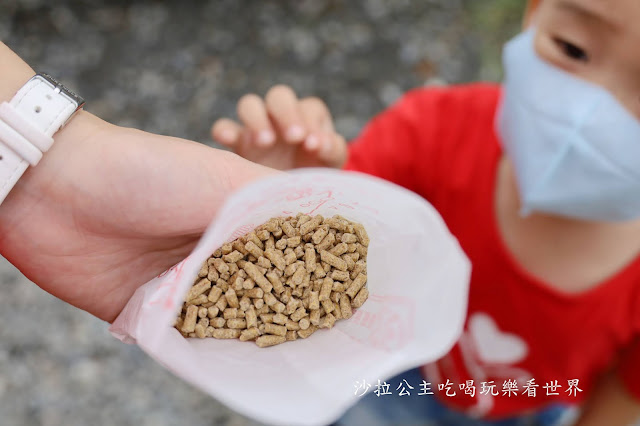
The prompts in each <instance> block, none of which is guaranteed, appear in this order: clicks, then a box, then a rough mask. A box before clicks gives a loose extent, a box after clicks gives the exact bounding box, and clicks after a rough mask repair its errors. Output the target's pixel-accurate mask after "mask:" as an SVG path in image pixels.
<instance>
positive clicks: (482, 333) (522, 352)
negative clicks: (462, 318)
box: [468, 313, 529, 364]
mask: <svg viewBox="0 0 640 426" xmlns="http://www.w3.org/2000/svg"><path fill="white" fill-rule="evenodd" d="M468 329H469V334H470V335H471V337H472V339H473V342H474V345H475V348H476V351H477V355H478V357H479V358H480V360H481V361H483V362H485V363H490V364H515V363H517V362H520V361H522V360H523V359H524V358H525V357H526V356H527V353H528V352H529V351H528V347H527V344H526V343H525V341H524V340H522V339H521V338H520V337H519V336H517V335H515V334H512V333H506V332H503V331H500V329H499V328H498V326H497V324H496V322H495V321H494V320H493V318H491V317H490V316H489V315H487V314H485V313H476V314H473V315H472V316H471V318H470V319H469V323H468Z"/></svg>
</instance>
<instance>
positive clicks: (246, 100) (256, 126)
mask: <svg viewBox="0 0 640 426" xmlns="http://www.w3.org/2000/svg"><path fill="white" fill-rule="evenodd" d="M238 117H239V118H240V121H242V123H243V124H244V125H245V127H246V130H248V131H249V133H250V134H251V139H252V140H251V141H252V142H254V143H256V144H257V145H259V146H263V147H266V146H269V145H271V144H273V143H274V142H275V141H276V134H275V132H274V129H273V127H272V126H271V121H270V120H269V116H268V115H267V109H266V107H265V104H264V102H263V101H262V98H260V97H259V96H257V95H254V94H249V95H244V96H243V97H242V98H240V100H239V101H238Z"/></svg>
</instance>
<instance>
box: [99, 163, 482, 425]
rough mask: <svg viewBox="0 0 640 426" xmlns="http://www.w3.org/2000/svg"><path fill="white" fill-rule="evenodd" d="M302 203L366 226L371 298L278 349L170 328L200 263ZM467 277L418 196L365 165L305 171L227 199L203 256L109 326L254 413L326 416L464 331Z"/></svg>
mask: <svg viewBox="0 0 640 426" xmlns="http://www.w3.org/2000/svg"><path fill="white" fill-rule="evenodd" d="M298 212H303V213H306V214H310V215H313V214H321V215H323V216H325V217H327V216H333V215H334V214H340V215H342V216H344V217H345V218H347V219H349V220H352V221H356V222H360V223H362V224H363V225H364V226H365V227H366V230H367V232H368V234H369V237H370V239H371V243H370V246H369V254H368V258H367V264H368V269H367V276H368V284H367V285H368V287H369V291H370V296H369V299H368V300H367V302H366V303H365V304H364V305H363V306H362V307H361V308H360V309H358V310H357V312H356V313H354V316H353V317H352V318H351V319H348V320H340V321H338V322H337V323H336V325H335V327H334V328H332V329H331V330H325V329H322V330H318V331H317V332H316V333H314V334H313V335H312V336H310V337H309V338H308V339H299V340H296V341H293V342H286V343H284V344H281V345H278V346H273V347H270V348H264V349H261V348H258V347H257V346H256V345H255V344H254V343H253V342H241V341H239V340H216V339H213V338H207V339H197V338H194V339H185V338H183V337H182V336H181V335H180V333H179V332H178V331H177V330H175V329H174V328H173V327H172V325H173V322H174V320H175V317H176V315H177V312H179V310H180V308H181V306H182V303H183V300H184V296H185V294H186V292H187V291H188V290H189V288H190V287H191V286H192V285H193V282H194V279H195V277H196V275H197V273H198V270H199V269H200V266H201V265H202V263H203V262H204V261H205V260H206V259H207V258H208V257H209V256H210V255H211V254H212V253H213V251H214V250H215V249H217V248H218V247H220V246H221V245H222V244H223V243H225V242H227V241H231V240H233V239H235V238H237V237H239V236H241V235H243V234H245V233H246V232H248V231H251V230H252V229H253V228H254V227H256V226H258V225H260V224H262V223H263V222H265V221H267V220H268V219H269V218H271V217H274V216H288V215H296V214H297V213H298ZM469 275H470V264H469V261H468V260H467V258H466V257H465V256H464V254H463V252H462V250H461V248H460V246H459V245H458V242H457V240H456V239H455V238H454V237H453V236H452V235H451V234H450V233H449V231H448V230H447V228H446V226H445V224H444V222H443V221H442V219H441V218H440V216H439V215H438V214H437V212H436V211H435V209H434V208H433V207H432V206H431V205H429V204H428V203H427V202H426V201H425V200H424V199H422V198H421V197H419V196H418V195H416V194H414V193H412V192H410V191H407V190H405V189H403V188H401V187H399V186H396V185H393V184H391V183H388V182H386V181H383V180H380V179H377V178H373V177H371V176H367V175H363V174H359V173H350V172H342V171H335V170H325V169H306V170H301V171H295V172H290V173H283V174H279V175H277V176H273V177H270V178H267V179H264V180H261V181H258V182H255V183H253V184H251V185H249V186H247V187H245V188H243V189H242V190H240V191H238V192H237V193H235V194H234V195H232V196H231V197H229V199H228V201H227V202H226V203H225V205H224V206H223V208H222V209H220V211H219V214H218V215H217V217H216V218H215V219H214V220H213V222H212V224H211V225H210V226H209V229H208V230H207V232H206V233H205V234H204V236H203V237H202V239H201V241H200V243H199V244H198V246H197V247H196V249H195V250H194V251H193V253H192V254H191V255H189V257H187V258H186V259H185V260H184V261H182V262H181V263H179V264H177V265H176V266H174V267H173V268H171V269H170V270H168V271H166V272H165V273H163V274H161V275H160V276H159V277H157V278H155V279H153V280H151V281H150V282H148V283H147V284H145V285H143V286H142V287H140V288H139V289H138V290H137V291H136V292H135V294H134V295H133V297H132V298H131V300H130V301H129V303H128V304H127V306H126V307H125V309H124V310H123V312H122V313H121V314H120V316H119V317H118V318H117V320H116V321H115V322H114V324H113V325H112V327H111V329H110V330H111V332H112V333H113V334H114V336H116V337H118V338H119V339H121V340H123V341H125V342H130V343H133V342H135V343H137V344H138V345H140V347H141V348H142V349H143V350H144V351H145V352H147V353H148V354H149V355H150V356H151V357H153V358H154V359H155V360H156V361H158V362H159V363H161V364H162V365H164V366H165V367H166V368H167V369H169V370H171V371H172V372H173V373H174V374H176V375H177V376H179V377H181V378H183V379H184V380H186V381H188V382H190V383H192V384H193V385H195V386H197V387H199V388H200V389H202V390H203V391H205V392H207V393H209V394H210V395H212V396H213V397H215V398H216V399H218V400H219V401H221V402H223V403H224V404H227V405H228V406H229V407H231V408H233V409H234V410H236V411H238V412H240V413H242V414H244V415H246V416H249V417H253V418H255V419H257V420H259V421H262V422H266V423H272V424H283V425H284V424H287V425H289V424H291V425H321V424H328V423H331V422H332V421H334V420H335V419H337V418H338V417H339V416H340V415H341V414H342V413H343V412H344V411H345V410H346V409H347V408H348V407H349V406H350V405H352V404H353V403H355V402H356V401H357V399H358V397H357V396H356V382H360V383H362V381H363V380H365V381H366V382H367V383H372V384H375V383H377V381H378V379H380V380H384V379H385V378H388V377H390V376H392V375H394V374H398V373H400V372H402V371H404V370H406V369H408V368H412V367H415V366H418V365H421V364H425V363H428V362H430V361H434V360H436V359H438V358H439V357H441V356H442V355H444V354H445V353H446V352H447V351H448V350H449V349H450V348H451V347H452V345H453V344H454V343H455V341H456V340H457V339H458V337H459V335H460V333H461V331H462V326H463V322H464V317H465V314H466V309H467V294H468V282H469Z"/></svg>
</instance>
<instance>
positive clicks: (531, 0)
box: [522, 0, 542, 30]
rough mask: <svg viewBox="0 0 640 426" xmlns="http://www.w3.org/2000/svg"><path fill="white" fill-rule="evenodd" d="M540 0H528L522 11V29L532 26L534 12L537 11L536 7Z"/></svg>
mask: <svg viewBox="0 0 640 426" xmlns="http://www.w3.org/2000/svg"><path fill="white" fill-rule="evenodd" d="M540 3H542V0H528V1H527V7H526V9H525V10H524V16H523V17H522V28H523V29H525V30H526V29H527V28H528V27H529V26H531V24H533V21H534V17H535V14H536V12H537V11H538V6H540Z"/></svg>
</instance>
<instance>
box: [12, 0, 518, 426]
mask: <svg viewBox="0 0 640 426" xmlns="http://www.w3.org/2000/svg"><path fill="white" fill-rule="evenodd" d="M521 3H522V2H520V1H519V0H485V1H483V2H482V4H480V2H477V1H474V0H466V1H465V0H419V1H410V0H360V1H353V0H352V1H347V0H308V1H294V0H291V1H250V0H242V1H240V0H221V1H208V2H206V1H194V0H189V1H180V2H178V1H175V2H168V1H167V2H159V1H135V2H134V1H125V0H119V1H110V2H107V1H95V0H94V1H90V0H86V1H67V2H61V1H45V0H22V1H19V0H2V2H1V3H0V39H1V40H3V41H4V42H5V43H7V44H8V45H9V46H10V47H11V48H13V49H14V50H15V51H16V52H18V53H19V54H20V55H21V56H22V57H23V58H24V59H25V60H26V61H27V62H29V63H30V64H31V65H32V66H33V67H34V68H36V69H38V70H43V71H47V72H48V73H50V74H52V75H54V76H57V77H59V78H60V79H61V80H62V81H63V82H65V84H66V85H68V86H70V87H71V88H73V89H76V90H77V91H78V92H79V93H80V94H82V95H83V96H84V97H85V98H86V99H87V109H88V110H89V111H91V112H93V113H95V114H97V115H99V116H100V117H102V118H104V119H106V120H108V121H111V122H113V123H116V124H120V125H123V126H130V127H136V128H139V129H143V130H146V131H150V132H155V133H161V134H167V135H173V136H179V137H184V138H188V139H192V140H196V141H200V142H203V143H207V144H212V142H211V141H210V140H209V136H208V133H209V127H210V125H211V122H212V120H213V119H214V118H216V117H220V116H233V115H234V110H235V102H236V101H237V99H238V98H239V97H240V96H241V95H242V94H244V93H246V92H249V91H254V92H257V93H260V94H264V93H265V92H266V90H267V89H268V88H269V87H270V86H271V85H273V84H275V83H279V82H282V83H287V84H290V85H292V86H293V87H294V88H295V89H296V90H297V91H298V92H299V93H301V94H302V95H310V94H315V95H318V96H320V97H322V98H323V99H325V100H326V102H327V104H328V105H329V107H330V109H331V111H332V112H333V114H334V117H335V120H336V124H337V128H338V130H339V131H341V132H342V133H343V134H344V135H345V136H346V137H349V138H351V137H354V136H355V135H357V133H358V132H359V130H360V128H361V127H362V126H363V124H364V123H366V121H367V120H369V119H370V118H371V117H372V116H373V115H375V114H376V113H377V112H379V111H380V110H381V109H383V108H384V107H385V106H387V105H389V104H390V103H391V102H393V101H394V100H396V99H397V98H398V97H399V96H400V95H401V94H402V93H403V92H404V91H406V90H408V89H409V88H411V87H415V86H420V85H422V84H425V83H442V82H449V83H456V82H464V81H470V80H475V79H478V78H484V79H494V80H495V79H498V78H499V66H498V64H499V45H500V43H501V42H503V41H504V40H505V39H506V37H507V36H508V35H510V34H512V33H513V32H514V31H515V29H516V28H517V26H518V25H519V16H518V15H519V13H520V9H521ZM0 293H1V294H2V297H0V321H2V323H3V324H4V326H3V327H2V328H0V418H1V419H2V420H1V421H0V423H1V424H3V425H48V426H57V425H68V426H72V425H177V424H188V425H251V424H256V423H254V422H253V421H251V420H248V419H246V418H244V417H242V416H240V415H238V414H236V413H234V412H232V411H230V410H229V409H227V408H225V407H224V406H222V405H221V404H219V403H217V402H216V401H214V400H212V399H211V398H209V397H208V396H206V395H204V394H202V393H201V392H199V391H198V390H195V389H193V388H192V387H190V386H189V385H187V384H185V383H183V382H182V381H181V380H179V379H177V378H175V377H173V376H172V375H171V374H170V373H168V372H166V371H165V370H164V369H163V368H162V367H160V366H159V365H157V364H156V363H155V362H154V361H152V360H151V359H150V358H148V357H147V356H146V355H145V354H144V353H143V352H142V351H140V350H139V349H138V348H137V347H135V346H129V345H124V344H121V343H120V342H118V341H116V340H115V339H113V338H111V337H110V335H109V333H108V332H107V324H105V323H103V322H101V321H99V320H97V319H95V318H93V317H92V316H90V315H88V314H86V313H85V312H82V311H79V310H77V309H75V308H72V307H70V306H68V305H66V304H64V303H63V302H60V301H59V300H57V299H55V298H53V297H52V296H50V295H48V294H47V293H45V292H43V291H42V290H40V289H39V288H38V287H37V286H35V285H33V284H32V283H30V282H28V280H27V279H25V278H24V277H23V276H22V275H21V274H20V273H19V271H17V270H16V269H15V268H13V266H11V265H10V264H9V263H8V262H7V261H6V260H4V259H0Z"/></svg>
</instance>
